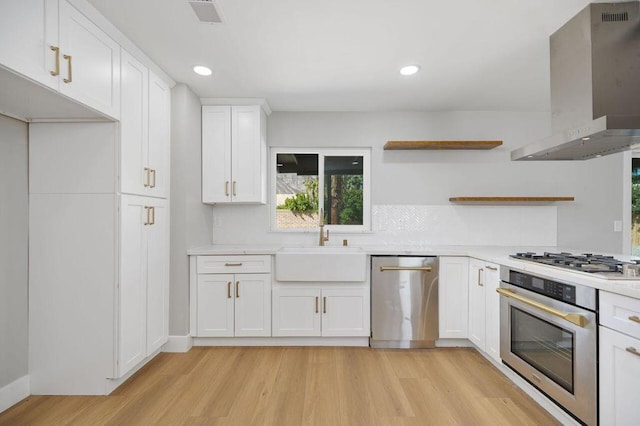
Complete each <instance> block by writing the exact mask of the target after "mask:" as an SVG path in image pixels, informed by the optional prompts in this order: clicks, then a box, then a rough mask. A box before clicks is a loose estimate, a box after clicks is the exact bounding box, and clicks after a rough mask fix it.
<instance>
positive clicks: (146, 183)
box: [144, 167, 151, 188]
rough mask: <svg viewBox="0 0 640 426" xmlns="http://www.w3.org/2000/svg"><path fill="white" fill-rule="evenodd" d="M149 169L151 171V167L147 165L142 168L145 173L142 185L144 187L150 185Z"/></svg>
mask: <svg viewBox="0 0 640 426" xmlns="http://www.w3.org/2000/svg"><path fill="white" fill-rule="evenodd" d="M150 171H151V169H150V168H148V167H145V168H144V173H145V181H144V187H145V188H148V187H150V186H151V185H150V184H149V172H150Z"/></svg>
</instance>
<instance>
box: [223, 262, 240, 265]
mask: <svg viewBox="0 0 640 426" xmlns="http://www.w3.org/2000/svg"><path fill="white" fill-rule="evenodd" d="M224 266H242V262H239V263H225V264H224Z"/></svg>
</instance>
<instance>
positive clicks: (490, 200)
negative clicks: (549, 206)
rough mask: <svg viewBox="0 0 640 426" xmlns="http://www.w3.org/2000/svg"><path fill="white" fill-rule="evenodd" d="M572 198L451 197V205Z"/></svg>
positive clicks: (547, 201)
mask: <svg viewBox="0 0 640 426" xmlns="http://www.w3.org/2000/svg"><path fill="white" fill-rule="evenodd" d="M574 200H575V198H574V197H451V198H449V201H450V202H452V203H555V202H556V201H574Z"/></svg>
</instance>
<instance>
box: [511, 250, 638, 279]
mask: <svg viewBox="0 0 640 426" xmlns="http://www.w3.org/2000/svg"><path fill="white" fill-rule="evenodd" d="M510 257H512V258H514V259H518V260H526V261H530V262H536V263H541V264H543V265H548V266H555V267H558V268H563V269H569V270H571V271H577V272H584V273H588V274H593V275H597V276H602V277H605V278H609V279H640V278H639V277H636V276H635V275H632V276H629V275H626V274H625V273H623V270H625V269H629V267H627V268H625V267H624V265H631V268H630V269H633V271H632V272H631V274H634V273H636V272H638V270H639V269H640V263H639V262H638V261H632V262H623V261H622V260H618V259H615V258H614V257H613V256H605V255H602V254H592V253H583V254H574V253H566V252H561V253H549V252H544V253H543V254H537V253H532V252H526V253H516V254H512V255H511V256H510Z"/></svg>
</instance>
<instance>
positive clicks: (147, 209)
mask: <svg viewBox="0 0 640 426" xmlns="http://www.w3.org/2000/svg"><path fill="white" fill-rule="evenodd" d="M150 208H151V207H149V206H144V209H145V210H146V211H147V220H146V221H145V222H144V224H145V225H151V220H150V219H149V209H150Z"/></svg>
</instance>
